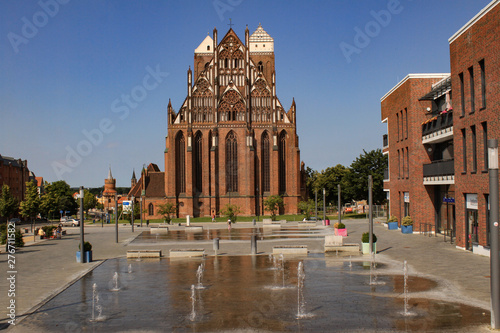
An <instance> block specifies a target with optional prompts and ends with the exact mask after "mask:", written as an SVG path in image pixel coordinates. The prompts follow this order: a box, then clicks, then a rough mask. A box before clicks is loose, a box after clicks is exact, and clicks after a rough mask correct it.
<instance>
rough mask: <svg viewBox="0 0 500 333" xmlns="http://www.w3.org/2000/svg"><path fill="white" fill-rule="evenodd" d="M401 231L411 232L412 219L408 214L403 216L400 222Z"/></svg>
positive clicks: (404, 232)
mask: <svg viewBox="0 0 500 333" xmlns="http://www.w3.org/2000/svg"><path fill="white" fill-rule="evenodd" d="M401 232H402V233H403V234H412V233H413V220H412V218H411V217H410V215H407V216H405V217H403V221H402V223H401Z"/></svg>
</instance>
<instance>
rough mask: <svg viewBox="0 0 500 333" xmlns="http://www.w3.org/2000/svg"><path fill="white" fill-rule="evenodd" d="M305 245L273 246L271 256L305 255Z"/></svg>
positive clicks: (306, 251)
mask: <svg viewBox="0 0 500 333" xmlns="http://www.w3.org/2000/svg"><path fill="white" fill-rule="evenodd" d="M308 252H309V251H308V250H307V245H280V246H273V254H284V255H285V254H295V255H307V253H308Z"/></svg>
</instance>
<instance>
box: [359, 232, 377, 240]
mask: <svg viewBox="0 0 500 333" xmlns="http://www.w3.org/2000/svg"><path fill="white" fill-rule="evenodd" d="M372 240H373V242H374V243H376V242H377V236H375V234H373V239H372ZM361 242H363V243H370V233H369V232H364V233H363V236H361Z"/></svg>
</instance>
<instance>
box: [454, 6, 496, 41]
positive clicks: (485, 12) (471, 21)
mask: <svg viewBox="0 0 500 333" xmlns="http://www.w3.org/2000/svg"><path fill="white" fill-rule="evenodd" d="M499 3H500V0H493V1H492V2H490V3H489V4H487V5H486V7H484V8H483V9H481V11H480V12H479V13H477V14H476V16H474V17H473V18H472V19H471V20H470V21H469V22H467V23H466V24H465V25H464V26H463V27H461V28H460V29H459V30H458V31H457V32H455V34H454V35H453V36H451V37H450V38H449V39H448V43H450V44H451V43H453V42H454V41H455V40H456V39H457V38H458V37H460V35H462V34H463V33H464V32H465V31H467V30H468V29H469V28H470V27H472V26H473V25H474V24H476V22H477V21H479V20H480V19H482V18H483V16H485V15H486V14H487V13H488V12H489V11H490V10H492V9H493V8H495V6H496V5H498V4H499Z"/></svg>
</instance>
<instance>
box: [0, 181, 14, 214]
mask: <svg viewBox="0 0 500 333" xmlns="http://www.w3.org/2000/svg"><path fill="white" fill-rule="evenodd" d="M18 210H19V201H18V200H17V199H16V198H15V197H14V196H13V195H12V193H11V192H10V187H9V185H6V184H4V185H3V186H2V193H1V194H0V216H1V217H5V218H7V219H8V218H9V217H11V216H12V215H14V214H15V213H16V212H17V211H18Z"/></svg>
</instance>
